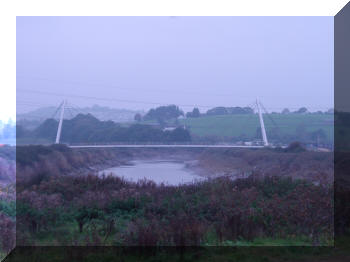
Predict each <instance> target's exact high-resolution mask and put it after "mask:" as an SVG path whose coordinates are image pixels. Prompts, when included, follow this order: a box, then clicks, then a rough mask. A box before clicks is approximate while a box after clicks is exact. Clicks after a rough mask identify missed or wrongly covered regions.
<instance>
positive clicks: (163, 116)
mask: <svg viewBox="0 0 350 262" xmlns="http://www.w3.org/2000/svg"><path fill="white" fill-rule="evenodd" d="M183 115H184V113H183V111H182V110H180V109H179V107H178V106H176V105H169V106H160V107H157V108H155V109H153V108H152V109H151V110H149V111H148V113H147V114H146V115H145V116H144V117H143V119H144V120H158V121H167V120H170V119H174V118H178V117H179V116H183Z"/></svg>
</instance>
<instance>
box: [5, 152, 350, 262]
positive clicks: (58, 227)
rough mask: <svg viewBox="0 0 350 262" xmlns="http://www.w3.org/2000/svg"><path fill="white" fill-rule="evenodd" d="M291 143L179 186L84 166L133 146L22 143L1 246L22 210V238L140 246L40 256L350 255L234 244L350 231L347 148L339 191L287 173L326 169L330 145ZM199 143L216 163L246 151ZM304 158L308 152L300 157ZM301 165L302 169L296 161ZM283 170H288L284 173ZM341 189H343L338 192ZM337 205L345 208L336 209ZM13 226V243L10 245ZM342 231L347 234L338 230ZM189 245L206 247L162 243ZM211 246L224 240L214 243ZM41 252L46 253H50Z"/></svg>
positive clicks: (328, 238)
mask: <svg viewBox="0 0 350 262" xmlns="http://www.w3.org/2000/svg"><path fill="white" fill-rule="evenodd" d="M288 150H289V149H288ZM288 150H284V151H283V152H274V151H269V150H267V151H265V152H264V151H257V150H244V151H242V152H241V157H242V158H243V159H245V161H247V163H251V164H252V165H255V166H257V167H258V168H257V169H256V170H255V172H253V173H252V175H251V176H250V177H246V178H241V179H237V180H234V181H233V180H232V179H230V177H221V178H217V179H212V180H210V181H206V182H200V183H196V184H190V185H181V186H177V187H171V186H156V185H155V184H154V183H152V182H150V181H140V182H139V183H129V182H126V181H124V180H122V179H119V178H116V177H108V176H105V177H98V176H96V175H95V174H93V172H92V170H91V169H90V171H89V168H88V166H86V163H87V162H88V161H90V162H91V163H93V164H95V165H103V164H104V163H107V162H108V161H112V159H115V158H117V159H118V161H117V162H119V163H121V162H122V161H124V160H127V159H128V158H130V157H134V155H133V154H134V153H132V152H131V150H119V151H118V150H117V151H112V150H111V151H105V150H85V151H83V150H76V151H75V150H69V149H68V148H66V147H64V146H52V147H43V146H29V147H27V146H26V147H18V148H17V167H18V168H19V169H18V170H17V172H18V174H17V175H18V178H19V179H18V181H17V190H18V191H17V210H16V209H15V202H14V198H13V199H12V200H11V198H10V197H7V199H6V201H4V202H3V203H2V205H1V207H0V209H1V210H0V213H1V214H3V215H4V214H5V215H6V218H8V219H3V218H1V221H7V222H6V224H2V226H1V227H0V228H1V229H2V231H1V230H0V231H1V232H0V240H1V241H2V242H1V249H2V253H3V254H5V253H6V252H8V251H6V250H5V249H6V248H8V249H7V250H9V249H10V248H12V247H13V246H14V232H15V231H14V230H15V229H14V225H15V221H16V219H17V240H16V241H17V246H21V245H22V246H23V245H26V246H27V245H37V246H38V245H56V246H57V245H65V246H66V245H73V246H75V245H80V246H91V245H94V246H96V245H101V246H105V245H109V246H111V245H113V246H138V247H139V248H137V249H125V248H120V251H118V249H112V248H111V249H108V248H105V249H103V248H102V247H101V248H100V249H94V250H91V249H89V250H88V249H83V248H82V249H77V250H80V251H76V250H71V251H69V253H67V252H63V250H60V249H59V248H57V249H46V250H45V251H44V250H41V251H40V252H39V251H38V252H39V253H35V252H34V251H30V252H32V253H31V254H36V259H37V260H36V261H44V260H45V259H46V260H47V257H50V261H62V260H66V259H69V260H70V261H79V259H80V260H82V259H84V261H96V259H97V258H99V259H100V258H105V259H106V260H108V259H111V258H112V257H113V258H114V257H115V256H117V257H119V258H123V259H124V261H154V259H158V260H159V261H161V260H165V259H166V260H168V261H178V260H187V261H212V259H215V261H227V260H230V259H231V260H240V261H281V260H282V259H283V260H286V261H293V259H294V261H303V260H302V259H305V261H309V260H308V259H309V258H311V257H312V256H315V255H317V256H318V257H319V258H324V259H325V258H327V257H329V256H330V255H331V254H337V256H340V258H344V257H346V254H343V253H341V252H340V253H339V249H337V251H336V252H333V249H326V248H319V249H315V248H312V249H307V248H299V249H298V248H297V247H295V248H294V249H293V248H284V249H278V250H277V249H276V250H275V251H274V249H272V248H268V249H266V250H270V251H266V253H263V254H262V253H261V249H259V250H260V251H259V250H255V249H252V247H250V248H249V249H242V248H240V249H234V250H233V249H230V248H229V247H227V246H236V247H240V246H285V245H289V246H293V245H296V246H322V245H325V246H327V245H332V244H334V241H333V236H334V232H333V225H335V226H336V227H335V229H336V233H337V234H338V235H340V234H342V235H344V234H345V235H346V234H347V233H348V228H349V225H350V221H349V217H350V216H349V214H350V213H349V212H350V210H349V207H348V205H347V203H348V201H349V199H350V198H349V192H350V190H349V187H348V186H347V185H349V183H348V176H347V175H346V174H348V171H349V169H346V167H347V164H346V163H348V159H349V156H347V155H344V154H342V155H341V156H336V157H335V159H336V168H338V169H339V170H342V171H343V174H344V176H343V180H342V181H341V182H340V183H338V184H337V183H336V190H335V192H334V191H333V184H332V182H331V181H330V180H325V183H321V184H319V185H317V184H315V183H314V180H313V179H311V180H306V178H307V177H306V175H305V177H304V178H303V177H301V178H300V179H295V178H293V179H292V178H291V177H289V176H288V175H287V173H289V172H290V173H291V174H293V176H295V174H297V173H298V172H301V171H302V169H303V168H315V167H317V166H319V168H320V170H321V169H324V170H325V166H326V164H325V165H324V166H322V165H320V163H321V162H322V163H328V162H329V160H328V157H327V154H326V153H325V154H324V155H321V153H312V152H301V153H290V152H288ZM236 151H237V152H236ZM7 153H8V152H7ZM159 153H163V154H164V152H157V150H154V151H151V150H150V151H149V152H147V154H150V155H157V154H159ZM178 153H179V152H178ZM183 153H184V152H183ZM192 153H194V152H191V154H192ZM197 153H198V154H197V156H198V158H199V159H200V162H201V161H204V162H205V161H207V160H208V159H212V162H211V163H209V165H214V164H213V163H215V161H219V159H222V157H221V156H222V155H225V156H226V159H223V162H218V163H219V165H223V164H225V163H228V162H230V161H232V159H234V158H237V156H238V153H239V152H238V150H232V152H229V151H227V150H222V151H220V150H218V151H216V152H215V150H209V151H205V152H197ZM137 154H138V156H142V155H143V154H145V152H139V151H138V153H137ZM215 154H216V155H217V157H215ZM3 155H6V154H3ZM10 155H11V154H10ZM288 157H289V158H290V160H291V161H289V162H288V161H287V158H288ZM304 158H305V161H302V160H303V159H304ZM264 159H265V160H266V161H268V162H269V163H270V164H271V165H273V166H276V165H277V164H278V163H279V164H280V167H279V168H278V169H276V170H275V171H273V169H266V168H263V165H262V164H260V162H261V161H262V162H261V163H263V162H264V161H263V160H264ZM272 159H275V162H274V161H272ZM311 160H312V161H311ZM113 161H115V160H113ZM266 161H265V162H266ZM310 161H311V162H310ZM317 161H319V164H318V163H317ZM117 162H113V163H117ZM330 162H332V161H330ZM84 163H85V164H84ZM286 163H289V165H290V166H289V167H288V165H285V164H286ZM305 163H310V165H305ZM298 166H299V169H298V168H296V167H298ZM226 167H227V168H229V167H230V166H226ZM81 168H83V169H84V170H81ZM278 170H279V171H283V172H284V174H283V175H282V176H278V174H279V171H278ZM293 170H294V171H293ZM298 170H299V171H298ZM82 171H84V172H82ZM87 173H90V174H89V175H87ZM305 174H307V170H305ZM25 178H26V179H25ZM337 181H339V177H338V180H337ZM333 193H335V195H336V198H335V200H336V201H335V202H333ZM9 195H10V194H7V196H9ZM12 195H13V194H12ZM333 207H334V208H335V210H336V211H337V213H336V216H335V217H334V216H333ZM16 215H17V218H16ZM333 219H335V221H334V220H333ZM5 230H6V231H5ZM11 232H12V233H11ZM11 235H12V236H13V238H12V243H13V245H12V246H11V247H10V246H7V247H6V246H5V245H7V244H8V243H10V242H9V236H11ZM336 240H338V241H339V237H338V238H337V239H336ZM336 244H337V243H336ZM150 245H151V246H157V247H158V248H156V249H151V250H153V251H150V252H151V254H149V253H146V254H145V253H143V252H146V251H145V250H144V249H142V248H141V246H150ZM188 245H189V246H201V248H197V249H193V248H192V249H188V248H187V249H183V248H180V249H179V248H176V249H166V248H164V247H163V246H177V247H179V246H188ZM207 246H222V247H221V249H220V248H213V247H211V248H209V249H208V248H207ZM310 248H311V247H310ZM148 250H149V249H148ZM172 250H173V251H172ZM181 250H183V253H181V252H182V251H181ZM280 250H283V251H280ZM65 251H67V250H65ZM90 251H91V252H90ZM92 251H93V252H92ZM136 251H137V252H136ZM16 252H17V253H16ZM18 252H19V253H18ZM26 252H27V251H26V250H25V249H24V250H23V249H19V251H15V254H17V255H16V256H12V257H11V256H10V257H9V259H13V260H9V261H18V259H20V258H22V259H23V256H28V253H26ZM28 252H29V251H28ZM33 252H34V253H33ZM41 252H42V254H45V259H44V257H42V256H41V254H40V253H41ZM75 252H77V253H75ZM99 252H101V253H99ZM118 252H120V253H118ZM172 252H173V253H172ZM67 256H68V257H67ZM16 259H17V260H16ZM26 259H27V257H26ZM60 259H61V260H60ZM28 261H30V260H28ZM334 261H337V260H334ZM340 261H341V260H340Z"/></svg>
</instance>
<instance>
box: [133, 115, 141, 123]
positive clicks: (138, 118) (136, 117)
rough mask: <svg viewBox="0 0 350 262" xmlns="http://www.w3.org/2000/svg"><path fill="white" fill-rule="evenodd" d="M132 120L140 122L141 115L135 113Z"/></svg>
mask: <svg viewBox="0 0 350 262" xmlns="http://www.w3.org/2000/svg"><path fill="white" fill-rule="evenodd" d="M134 120H135V121H137V122H140V121H141V120H142V116H141V114H140V113H137V114H136V115H135V117H134Z"/></svg>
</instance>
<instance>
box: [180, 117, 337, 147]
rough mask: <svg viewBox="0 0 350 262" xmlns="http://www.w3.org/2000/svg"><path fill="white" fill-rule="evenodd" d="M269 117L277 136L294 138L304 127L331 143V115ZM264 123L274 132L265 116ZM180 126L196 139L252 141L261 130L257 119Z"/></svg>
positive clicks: (212, 120)
mask: <svg viewBox="0 0 350 262" xmlns="http://www.w3.org/2000/svg"><path fill="white" fill-rule="evenodd" d="M271 117H272V119H273V120H274V122H275V123H276V124H277V126H278V128H279V130H280V135H293V134H295V131H296V128H297V127H298V126H299V125H302V124H304V125H305V131H306V132H312V131H316V130H318V129H322V130H324V132H325V134H326V135H327V139H328V140H330V141H333V136H334V126H333V119H334V117H333V115H326V114H306V115H301V114H288V115H282V114H274V115H271ZM264 121H265V127H266V132H267V134H269V132H271V131H272V130H273V129H274V128H275V125H274V124H273V122H272V120H270V118H268V117H266V116H264ZM179 122H180V124H183V125H186V126H187V127H189V128H190V130H191V132H192V133H193V134H195V135H198V136H220V137H238V136H241V135H242V134H246V136H247V137H255V136H256V131H257V128H259V127H260V124H259V119H258V117H257V115H220V116H203V117H200V118H187V119H181V120H179Z"/></svg>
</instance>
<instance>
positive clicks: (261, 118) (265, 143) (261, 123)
mask: <svg viewBox="0 0 350 262" xmlns="http://www.w3.org/2000/svg"><path fill="white" fill-rule="evenodd" d="M256 106H257V107H258V113H259V120H260V127H261V135H262V138H263V141H264V146H269V142H268V141H267V136H266V130H265V125H264V119H263V116H262V112H261V109H260V104H259V101H258V99H256Z"/></svg>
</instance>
